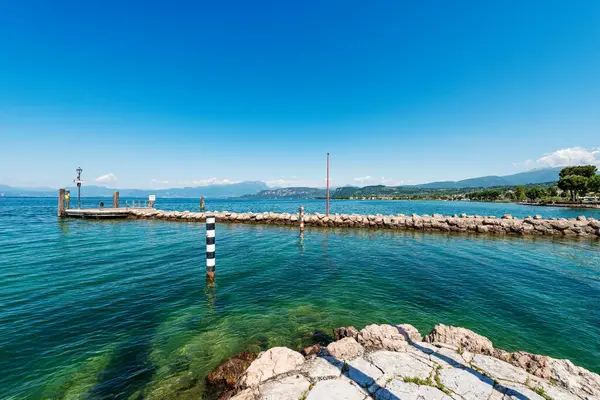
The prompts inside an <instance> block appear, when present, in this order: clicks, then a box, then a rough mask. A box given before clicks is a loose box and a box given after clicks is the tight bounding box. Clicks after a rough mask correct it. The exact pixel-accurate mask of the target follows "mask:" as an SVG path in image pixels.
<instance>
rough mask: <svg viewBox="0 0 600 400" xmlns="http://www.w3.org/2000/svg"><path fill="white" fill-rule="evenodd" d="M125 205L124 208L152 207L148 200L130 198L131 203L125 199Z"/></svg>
mask: <svg viewBox="0 0 600 400" xmlns="http://www.w3.org/2000/svg"><path fill="white" fill-rule="evenodd" d="M125 207H126V208H152V206H151V205H150V201H148V200H131V203H130V202H129V201H126V202H125Z"/></svg>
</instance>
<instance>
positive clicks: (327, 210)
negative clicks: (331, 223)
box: [325, 153, 329, 215]
mask: <svg viewBox="0 0 600 400" xmlns="http://www.w3.org/2000/svg"><path fill="white" fill-rule="evenodd" d="M325 213H326V214H327V215H329V153H327V202H326V203H325Z"/></svg>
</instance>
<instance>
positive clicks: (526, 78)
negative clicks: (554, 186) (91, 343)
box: [0, 0, 600, 188]
mask: <svg viewBox="0 0 600 400" xmlns="http://www.w3.org/2000/svg"><path fill="white" fill-rule="evenodd" d="M367 3H369V4H367ZM598 21H600V2H598V1H573V2H565V1H552V0H544V1H541V0H540V1H497V2H485V1H452V2H448V1H423V2H402V1H398V0H393V1H384V0H380V1H374V2H364V1H347V0H346V1H341V0H340V1H304V2H282V1H260V0H258V1H253V2H248V1H219V2H214V1H213V2H204V1H168V2H167V1H164V2H157V1H154V2H153V1H150V2H142V1H112V0H108V1H102V2H85V1H84V2H82V1H60V0H58V1H52V2H51V1H28V0H23V1H13V2H2V3H0V183H5V184H12V185H21V186H23V185H27V186H32V185H35V186H40V185H43V186H52V187H59V186H65V185H67V184H68V183H70V181H71V180H72V179H73V175H74V169H75V168H76V167H77V166H81V167H82V168H83V169H84V174H83V175H84V180H85V181H86V183H93V182H94V181H95V180H96V179H97V178H100V179H98V182H99V183H102V184H105V185H108V186H111V187H122V188H125V187H140V188H152V187H154V188H160V187H173V186H184V185H192V186H195V185H202V184H206V183H209V182H215V183H222V182H237V181H243V180H263V181H267V182H269V183H270V184H271V185H274V186H294V185H312V186H323V184H324V178H325V169H324V167H325V154H326V152H330V153H331V161H332V183H333V184H334V185H344V184H358V185H361V184H364V185H366V184H376V183H386V184H401V183H421V182H427V181H434V180H446V179H452V180H455V179H463V178H468V177H474V176H482V175H490V174H499V175H502V174H510V173H515V172H520V171H523V170H526V169H531V168H536V167H544V166H554V165H562V164H565V163H579V162H595V163H600V153H599V152H598V151H597V150H596V149H597V148H598V147H600V72H599V71H600V51H598V49H600V24H599V23H598Z"/></svg>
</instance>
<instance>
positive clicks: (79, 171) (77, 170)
mask: <svg viewBox="0 0 600 400" xmlns="http://www.w3.org/2000/svg"><path fill="white" fill-rule="evenodd" d="M75 172H77V173H78V174H79V175H81V173H82V172H83V170H82V169H81V167H79V168H77V169H76V170H75Z"/></svg>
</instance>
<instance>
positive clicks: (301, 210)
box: [298, 206, 304, 232]
mask: <svg viewBox="0 0 600 400" xmlns="http://www.w3.org/2000/svg"><path fill="white" fill-rule="evenodd" d="M298 221H300V232H304V206H300V212H299V213H298Z"/></svg>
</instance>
